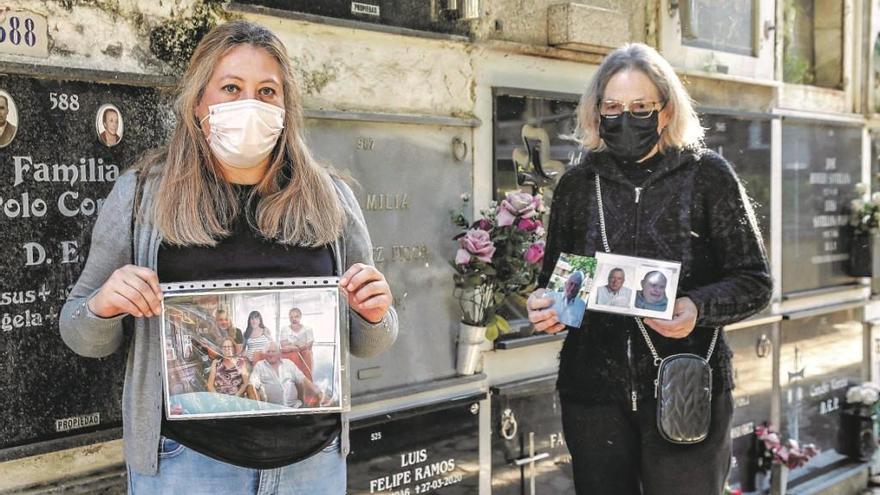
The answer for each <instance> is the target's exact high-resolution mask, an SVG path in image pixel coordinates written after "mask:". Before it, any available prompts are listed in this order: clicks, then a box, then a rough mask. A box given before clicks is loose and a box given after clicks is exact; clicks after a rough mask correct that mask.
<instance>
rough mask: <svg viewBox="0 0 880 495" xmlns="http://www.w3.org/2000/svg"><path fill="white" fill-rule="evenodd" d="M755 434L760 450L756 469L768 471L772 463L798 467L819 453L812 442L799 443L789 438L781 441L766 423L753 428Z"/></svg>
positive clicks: (777, 434) (790, 467)
mask: <svg viewBox="0 0 880 495" xmlns="http://www.w3.org/2000/svg"><path fill="white" fill-rule="evenodd" d="M755 436H756V437H757V438H758V447H759V450H760V452H761V455H759V456H758V469H760V470H761V471H769V470H770V467H771V465H772V464H773V463H779V464H782V465H785V466H786V467H788V468H789V469H795V468H799V467H801V466H803V465H805V464H806V463H807V462H809V461H810V459H812V458H813V457H815V456H816V455H818V454H819V449H818V448H817V447H816V446H815V445H814V444H812V443H808V444H804V445H800V444H799V443H798V441H797V440H794V439H791V438H789V439H788V440H786V441H785V442H783V441H782V437H781V436H780V435H779V433H777V432H775V431H773V430H772V429H770V427H769V426H768V425H766V424H765V425H762V426H758V427H756V428H755Z"/></svg>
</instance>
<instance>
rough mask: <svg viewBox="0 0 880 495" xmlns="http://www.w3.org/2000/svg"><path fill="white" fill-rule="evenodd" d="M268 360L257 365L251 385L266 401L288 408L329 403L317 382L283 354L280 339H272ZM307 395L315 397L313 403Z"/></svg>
mask: <svg viewBox="0 0 880 495" xmlns="http://www.w3.org/2000/svg"><path fill="white" fill-rule="evenodd" d="M265 355H266V359H263V360H261V361H259V362H257V364H255V365H254V369H253V371H252V372H251V374H250V384H251V385H252V386H253V387H254V390H255V391H256V393H257V396H258V397H259V399H260V400H262V401H264V402H271V403H273V404H280V405H283V406H287V407H294V408H297V407H300V406H302V405H303V403H306V404H307V405H321V406H327V405H328V400H329V398H328V397H327V396H326V394H325V393H324V391H322V390H321V389H320V388H319V387H318V386H317V385H315V384H314V383H313V382H312V381H311V380H309V379H308V378H306V376H305V375H304V374H303V372H302V371H300V369H299V368H298V367H297V366H296V365H295V364H293V361H291V360H289V359H285V358H282V357H281V349H280V347H279V346H278V343H277V342H270V343H269V344H268V345H267V346H266V349H265ZM307 397H309V398H312V401H311V402H315V404H309V402H310V401H309V400H307Z"/></svg>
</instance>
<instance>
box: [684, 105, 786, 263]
mask: <svg viewBox="0 0 880 495" xmlns="http://www.w3.org/2000/svg"><path fill="white" fill-rule="evenodd" d="M771 120H772V119H771V117H770V116H769V115H736V114H730V113H713V112H712V111H708V110H707V111H705V112H701V113H700V122H701V123H702V124H703V127H704V128H705V129H706V137H705V140H704V143H705V145H706V147H707V148H709V149H711V150H714V151H716V152H717V153H718V154H720V155H721V156H723V157H724V158H726V159H727V160H728V161H729V162H730V163H731V165H733V168H734V170H736V173H737V175H738V176H739V178H740V180H741V181H742V183H743V185H744V186H745V188H746V192H747V193H748V196H749V199H750V200H751V202H752V207H753V208H754V211H755V216H756V217H757V220H758V226H759V228H760V229H761V235H762V237H763V238H764V247H765V248H766V250H767V252H768V253H770V252H771V251H770V250H771V247H772V246H771V245H770V201H771V197H770V160H771V157H770V123H771Z"/></svg>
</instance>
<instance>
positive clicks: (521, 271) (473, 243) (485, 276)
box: [452, 192, 546, 340]
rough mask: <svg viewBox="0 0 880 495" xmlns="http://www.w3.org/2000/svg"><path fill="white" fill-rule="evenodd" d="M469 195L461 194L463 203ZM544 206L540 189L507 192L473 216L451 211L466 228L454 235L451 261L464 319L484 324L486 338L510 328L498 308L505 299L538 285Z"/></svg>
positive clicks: (456, 219) (520, 294)
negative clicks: (455, 244)
mask: <svg viewBox="0 0 880 495" xmlns="http://www.w3.org/2000/svg"><path fill="white" fill-rule="evenodd" d="M468 199H469V198H468V197H467V196H463V197H462V200H463V201H464V203H465V204H467V202H468ZM545 212H546V209H545V207H544V203H543V201H542V199H541V196H540V195H534V196H533V195H531V194H528V193H523V192H509V193H507V194H506V195H505V198H504V199H503V200H501V201H500V202H494V201H493V202H492V203H491V204H490V205H489V208H487V209H485V210H482V211H480V218H478V219H476V220H475V221H473V222H468V221H467V219H466V218H465V215H464V214H463V213H461V212H458V213H454V214H453V215H452V221H453V223H454V224H455V225H456V226H458V227H459V228H461V229H462V232H460V233H459V234H458V235H456V236H455V238H454V239H455V240H456V241H458V250H457V251H456V253H455V259H454V260H453V261H452V266H453V268H454V269H455V275H454V279H455V295H456V297H457V298H458V301H459V303H460V304H461V310H462V322H463V323H465V324H467V325H474V326H481V327H482V326H484V327H486V338H487V339H488V340H495V339H496V338H498V335H500V334H501V333H505V332H508V331H509V330H510V325H509V324H508V322H507V320H506V319H505V318H504V317H502V316H501V315H499V314H498V309H499V307H500V306H501V305H502V304H503V303H504V301H505V300H506V299H508V298H510V297H523V298H524V297H525V296H526V295H527V294H528V292H530V291H532V290H534V288H535V281H536V279H537V276H538V272H539V271H540V268H541V263H542V262H543V260H544V241H543V237H544V225H543V221H542V220H541V217H542V215H543V214H544V213H545Z"/></svg>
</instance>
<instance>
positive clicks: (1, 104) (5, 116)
mask: <svg viewBox="0 0 880 495" xmlns="http://www.w3.org/2000/svg"><path fill="white" fill-rule="evenodd" d="M16 132H18V107H17V106H16V105H15V100H14V99H13V98H12V95H10V94H9V93H7V92H6V91H5V90H3V89H0V148H5V147H7V146H9V143H11V142H12V140H13V139H15V133H16Z"/></svg>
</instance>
